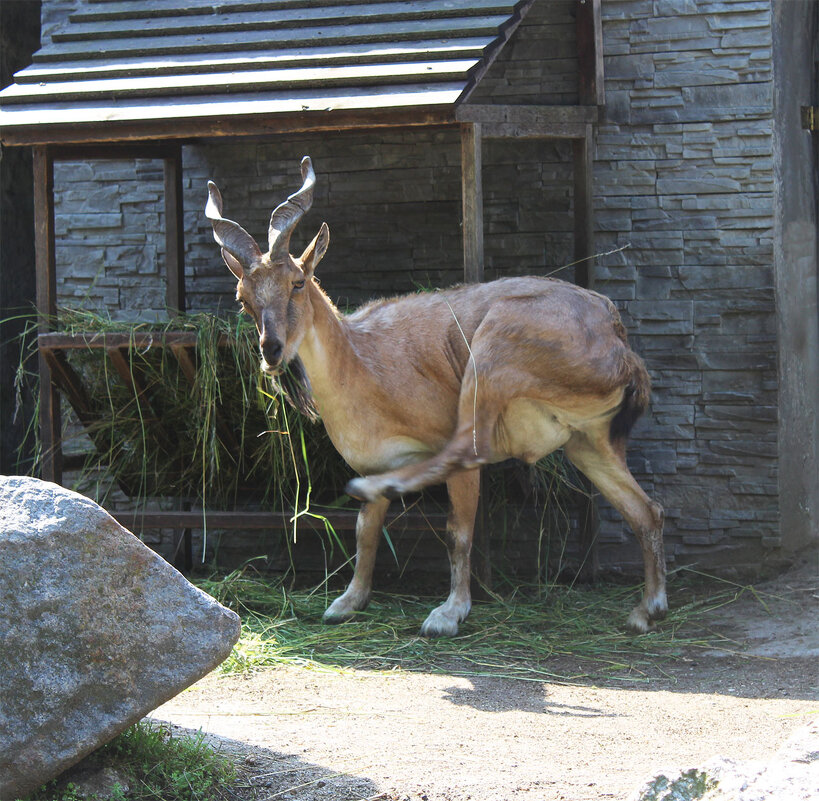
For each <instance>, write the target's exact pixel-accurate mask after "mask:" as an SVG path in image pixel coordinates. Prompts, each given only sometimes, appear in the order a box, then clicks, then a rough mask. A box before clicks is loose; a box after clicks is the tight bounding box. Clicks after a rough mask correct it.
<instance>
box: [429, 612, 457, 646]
mask: <svg viewBox="0 0 819 801" xmlns="http://www.w3.org/2000/svg"><path fill="white" fill-rule="evenodd" d="M431 617H432V616H431V615H430V617H428V618H427V619H426V620H425V621H424V622H423V624H422V625H421V636H422V637H426V638H427V639H429V640H437V639H439V638H441V637H455V636H456V635H457V634H458V623H457V622H456V621H455V620H447V619H446V618H443V617H438V618H437V619H435V620H430V618H431Z"/></svg>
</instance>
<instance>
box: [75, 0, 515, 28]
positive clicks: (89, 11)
mask: <svg viewBox="0 0 819 801" xmlns="http://www.w3.org/2000/svg"><path fill="white" fill-rule="evenodd" d="M91 2H92V5H86V6H85V7H80V8H79V9H78V10H77V11H75V12H73V13H72V14H71V15H70V17H69V19H70V20H71V22H72V23H74V22H92V21H103V20H110V21H114V20H123V19H143V18H148V17H180V16H194V15H202V14H211V15H224V14H236V13H241V12H243V11H257V12H259V11H275V10H280V11H281V10H299V11H301V12H302V13H304V12H308V11H309V10H311V9H319V10H321V9H326V8H328V7H332V6H338V5H340V3H327V0H218V2H210V3H208V4H207V5H205V4H196V3H191V2H190V0H141V2H139V3H134V2H133V0H125V2H123V0H106V2H105V3H104V5H102V4H101V3H100V2H98V0H91ZM365 5H371V6H372V5H380V6H384V5H386V4H385V3H384V2H379V3H372V2H371V3H366V2H356V3H351V4H350V6H354V7H362V6H365ZM391 5H393V6H398V5H399V4H398V3H392V4H391ZM401 5H404V6H406V5H409V4H407V3H402V4H401ZM417 5H419V6H420V5H422V3H417ZM423 5H426V6H431V7H433V11H431V12H430V13H434V11H435V10H437V11H439V13H445V12H444V11H441V5H442V4H441V3H437V4H433V3H424V4H423ZM514 5H515V4H514V2H506V3H503V2H497V1H496V0H465V1H462V2H459V3H458V4H457V5H455V4H453V3H447V6H448V7H449V8H459V9H462V13H473V14H479V13H486V10H487V9H491V8H498V9H504V10H506V9H509V11H508V13H512V12H511V9H512V8H513V7H514ZM435 6H437V8H435Z"/></svg>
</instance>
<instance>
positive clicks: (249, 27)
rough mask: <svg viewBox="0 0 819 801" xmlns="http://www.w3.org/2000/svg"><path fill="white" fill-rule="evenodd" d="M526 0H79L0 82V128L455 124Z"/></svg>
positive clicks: (36, 134) (117, 130) (93, 135)
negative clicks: (23, 64)
mask: <svg viewBox="0 0 819 801" xmlns="http://www.w3.org/2000/svg"><path fill="white" fill-rule="evenodd" d="M531 4H532V0H520V1H519V2H509V1H507V2H504V1H503V0H414V2H394V1H390V0H386V1H384V0H381V1H380V2H376V1H375V0H351V2H343V0H195V2H191V0H143V1H142V2H133V0H86V2H85V3H84V5H83V6H82V7H81V9H80V10H79V11H77V12H75V13H73V14H72V15H71V16H70V17H69V19H68V21H67V23H66V24H65V25H64V26H63V27H62V28H61V29H59V30H58V31H55V32H54V33H53V35H52V37H51V42H50V43H48V44H46V46H45V47H43V48H42V49H41V50H39V51H38V52H37V53H36V54H35V55H34V62H33V64H32V65H31V66H29V67H27V68H26V69H24V70H21V71H20V72H18V73H17V74H16V75H15V82H14V84H12V85H11V86H9V87H8V88H6V89H5V90H3V91H2V92H0V139H1V140H2V141H3V142H5V143H9V144H34V143H50V142H60V141H62V142H70V141H90V140H96V141H102V140H106V139H108V140H115V139H145V138H165V137H169V136H191V135H220V134H226V133H242V132H252V133H264V132H267V131H269V132H273V131H275V130H288V129H289V130H296V129H302V130H304V129H309V128H331V127H340V128H341V127H357V126H367V125H372V124H380V123H381V122H383V121H384V120H387V119H390V118H393V119H398V118H401V119H402V120H403V121H404V124H432V123H435V122H451V121H453V120H454V108H455V107H456V106H457V104H458V103H459V101H460V100H462V99H463V98H464V97H466V96H467V95H468V94H469V92H470V91H471V89H472V88H473V87H474V86H475V85H476V83H477V81H479V80H480V77H481V75H483V73H484V72H485V70H486V69H487V68H488V66H489V64H490V63H491V62H492V61H493V59H494V58H495V56H496V55H497V53H498V52H499V51H500V49H501V48H502V46H503V44H504V43H505V42H506V41H507V40H508V38H509V36H510V35H511V33H512V32H513V31H514V29H515V28H516V27H517V25H518V23H519V22H520V20H521V19H522V17H523V15H524V14H525V13H526V11H527V10H528V8H529V7H530V6H531Z"/></svg>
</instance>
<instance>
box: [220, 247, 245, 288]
mask: <svg viewBox="0 0 819 801" xmlns="http://www.w3.org/2000/svg"><path fill="white" fill-rule="evenodd" d="M222 258H223V259H224V260H225V264H227V266H228V270H230V271H231V272H232V273H233V274H234V275H235V276H236V277H237V278H238V279H239V280H241V278H242V276H243V275H244V274H245V271H244V269H243V268H242V265H241V263H240V262H239V259H237V258H236V257H235V256H231V255H230V253H228V252H227V251H226V250H225V249H224V248H222Z"/></svg>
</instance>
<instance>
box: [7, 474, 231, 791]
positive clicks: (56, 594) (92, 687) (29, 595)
mask: <svg viewBox="0 0 819 801" xmlns="http://www.w3.org/2000/svg"><path fill="white" fill-rule="evenodd" d="M239 632H240V622H239V618H238V617H237V616H236V615H235V614H234V613H233V612H231V611H229V610H227V609H225V608H224V607H222V606H220V605H219V604H218V603H217V602H216V601H214V600H213V598H211V597H210V596H209V595H206V594H205V593H203V592H201V591H200V590H198V589H196V587H194V586H193V585H192V584H190V583H189V582H188V581H186V579H185V578H184V577H183V576H182V575H181V574H180V573H178V572H177V571H176V570H174V569H173V568H172V567H171V566H170V565H169V564H168V563H167V562H165V561H164V560H162V559H161V558H160V557H159V556H157V555H156V554H155V553H153V551H151V550H150V549H149V548H147V547H145V546H144V545H143V544H142V543H141V542H140V541H139V540H138V539H137V538H136V537H135V536H134V535H133V534H131V533H130V532H128V531H126V530H125V529H124V528H122V526H120V525H119V524H118V523H117V522H116V521H115V520H114V519H113V518H112V517H111V516H110V515H108V514H107V513H106V512H105V510H104V509H102V508H101V507H100V506H98V505H97V504H96V503H94V502H93V501H91V500H89V499H88V498H85V497H83V496H81V495H78V494H77V493H75V492H71V491H70V490H67V489H64V488H63V487H60V486H57V485H56V484H49V483H47V482H44V481H39V480H37V479H32V478H24V477H10V478H6V477H2V476H0V801H13V799H15V798H18V797H20V796H23V795H25V794H27V793H29V792H31V791H32V790H34V789H36V788H37V787H38V786H39V785H40V784H42V783H43V782H45V781H48V780H49V779H51V778H53V777H55V776H57V775H58V774H59V773H61V772H62V771H63V770H65V769H66V768H68V767H69V766H71V765H72V764H74V763H75V762H77V761H79V760H80V759H82V758H83V757H84V756H86V755H87V754H89V753H91V752H92V751H94V750H95V749H96V748H98V747H99V746H101V745H103V744H104V743H106V742H107V741H108V740H110V739H112V738H113V737H115V736H116V735H117V734H119V733H120V732H121V731H123V730H124V729H126V728H127V727H128V726H130V725H131V724H132V723H135V722H136V721H138V720H139V719H140V718H142V717H143V716H144V715H145V714H146V713H148V712H150V711H151V710H152V709H155V708H156V707H157V706H159V705H160V704H162V703H164V702H165V701H167V700H168V699H170V698H172V697H173V696H174V695H176V694H177V693H179V692H181V691H182V690H183V689H185V687H188V686H189V685H190V684H192V683H193V682H195V681H196V680H197V679H199V678H201V677H202V676H204V675H205V674H206V673H208V672H209V671H211V670H212V669H213V668H214V667H216V666H217V665H218V664H219V663H220V662H222V661H223V660H224V659H225V658H226V657H227V656H228V655H229V654H230V651H231V648H232V647H233V645H234V644H235V642H236V641H237V640H238V638H239Z"/></svg>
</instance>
